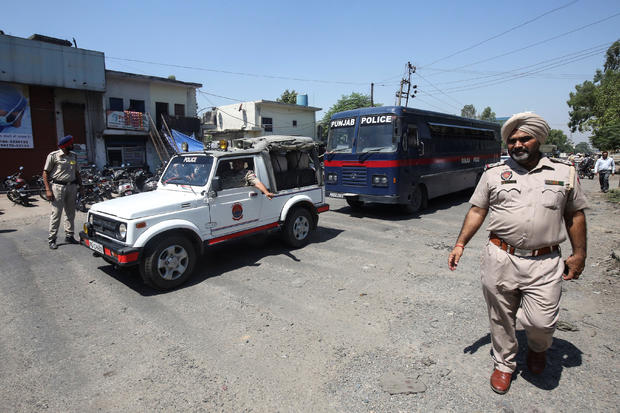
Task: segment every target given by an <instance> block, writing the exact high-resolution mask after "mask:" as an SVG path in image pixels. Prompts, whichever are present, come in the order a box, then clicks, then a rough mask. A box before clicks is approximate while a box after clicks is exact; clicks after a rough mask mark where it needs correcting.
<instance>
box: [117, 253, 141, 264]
mask: <svg viewBox="0 0 620 413" xmlns="http://www.w3.org/2000/svg"><path fill="white" fill-rule="evenodd" d="M137 260H138V253H137V252H130V253H129V254H127V255H119V256H118V262H119V263H122V264H127V263H130V262H134V261H137Z"/></svg>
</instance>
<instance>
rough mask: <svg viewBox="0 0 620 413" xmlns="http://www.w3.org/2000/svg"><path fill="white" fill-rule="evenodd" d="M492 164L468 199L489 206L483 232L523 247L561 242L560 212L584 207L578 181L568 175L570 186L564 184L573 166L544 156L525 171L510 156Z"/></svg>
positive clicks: (567, 180) (535, 247) (478, 205)
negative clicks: (494, 164)
mask: <svg viewBox="0 0 620 413" xmlns="http://www.w3.org/2000/svg"><path fill="white" fill-rule="evenodd" d="M496 165H497V166H490V167H489V168H488V169H487V170H486V171H485V172H484V173H483V174H482V177H481V178H480V182H479V183H478V186H477V187H476V190H475V191H474V194H473V195H472V197H471V199H470V200H469V202H470V203H471V204H472V205H475V206H477V207H480V208H484V209H488V210H489V212H490V214H489V225H488V227H487V230H488V231H490V232H493V233H494V234H496V235H497V236H498V237H500V238H501V239H503V240H504V241H506V242H507V243H508V244H510V245H512V246H513V247H517V248H523V249H538V248H543V247H548V246H551V245H557V244H560V243H561V242H562V241H564V240H565V239H566V233H565V231H564V212H565V211H567V212H575V211H579V210H581V209H584V208H586V207H587V203H586V197H585V195H584V193H583V191H582V190H581V186H580V184H579V180H578V179H577V178H573V180H574V183H573V185H574V186H573V188H572V189H571V188H570V187H569V185H568V184H569V179H570V169H571V168H573V167H572V166H570V165H567V164H565V163H563V161H552V160H550V159H549V158H547V157H542V158H541V159H540V161H539V162H538V165H536V167H535V168H534V169H532V170H531V171H528V170H527V169H525V168H523V167H522V166H521V165H519V164H518V163H517V162H515V161H514V160H512V159H508V160H507V161H506V162H505V163H503V164H501V163H500V164H496ZM575 175H576V174H575Z"/></svg>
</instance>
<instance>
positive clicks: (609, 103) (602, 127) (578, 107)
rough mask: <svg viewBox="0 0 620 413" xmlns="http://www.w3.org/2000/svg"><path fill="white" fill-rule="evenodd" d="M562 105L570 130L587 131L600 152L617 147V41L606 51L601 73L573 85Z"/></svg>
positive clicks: (619, 44) (619, 114) (619, 84)
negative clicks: (567, 111) (572, 90)
mask: <svg viewBox="0 0 620 413" xmlns="http://www.w3.org/2000/svg"><path fill="white" fill-rule="evenodd" d="M566 103H567V104H568V106H569V107H570V108H571V110H570V111H569V116H570V121H569V123H568V126H569V127H570V128H571V131H573V132H574V131H576V130H579V131H582V132H583V131H591V132H592V136H591V137H590V142H591V143H592V145H593V146H595V147H597V148H598V149H601V150H605V149H607V150H609V149H615V148H618V147H620V40H617V41H616V42H614V44H613V45H611V47H610V48H609V49H608V50H607V54H606V59H605V64H604V71H601V70H597V71H596V73H595V75H594V78H593V80H592V81H585V82H583V83H582V84H581V85H576V86H575V92H571V93H570V94H569V100H568V101H567V102H566Z"/></svg>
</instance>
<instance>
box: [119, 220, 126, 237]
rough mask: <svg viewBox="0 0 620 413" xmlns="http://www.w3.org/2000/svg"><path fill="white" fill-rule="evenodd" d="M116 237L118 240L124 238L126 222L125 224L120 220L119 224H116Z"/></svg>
mask: <svg viewBox="0 0 620 413" xmlns="http://www.w3.org/2000/svg"><path fill="white" fill-rule="evenodd" d="M117 233H118V239H120V240H125V237H127V224H125V223H124V222H121V223H120V224H118V230H117Z"/></svg>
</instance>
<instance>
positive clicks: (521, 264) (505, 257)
mask: <svg viewBox="0 0 620 413" xmlns="http://www.w3.org/2000/svg"><path fill="white" fill-rule="evenodd" d="M480 269H481V273H482V291H483V293H484V298H485V300H486V302H487V309H488V311H489V323H490V325H491V342H492V345H493V361H494V363H495V368H496V369H498V370H500V371H503V372H506V373H512V372H514V371H515V369H516V367H517V363H516V361H515V359H516V356H517V351H518V348H519V345H518V343H517V338H516V336H515V323H516V319H518V320H519V322H520V323H521V325H523V327H524V328H525V333H526V335H527V343H528V345H529V347H530V348H531V349H532V350H533V351H536V352H540V351H545V350H547V349H548V348H549V347H550V346H551V342H552V340H553V332H554V331H555V324H556V323H557V321H558V315H559V309H560V308H559V304H560V296H561V295H562V272H563V269H564V268H563V263H562V257H561V255H560V253H559V251H558V252H553V253H551V254H547V255H542V256H540V257H517V256H515V255H510V254H508V253H507V252H505V251H503V250H501V249H500V248H498V247H497V246H495V245H493V244H491V243H490V242H488V243H487V246H486V250H485V252H484V253H483V254H482V262H481V265H480Z"/></svg>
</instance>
